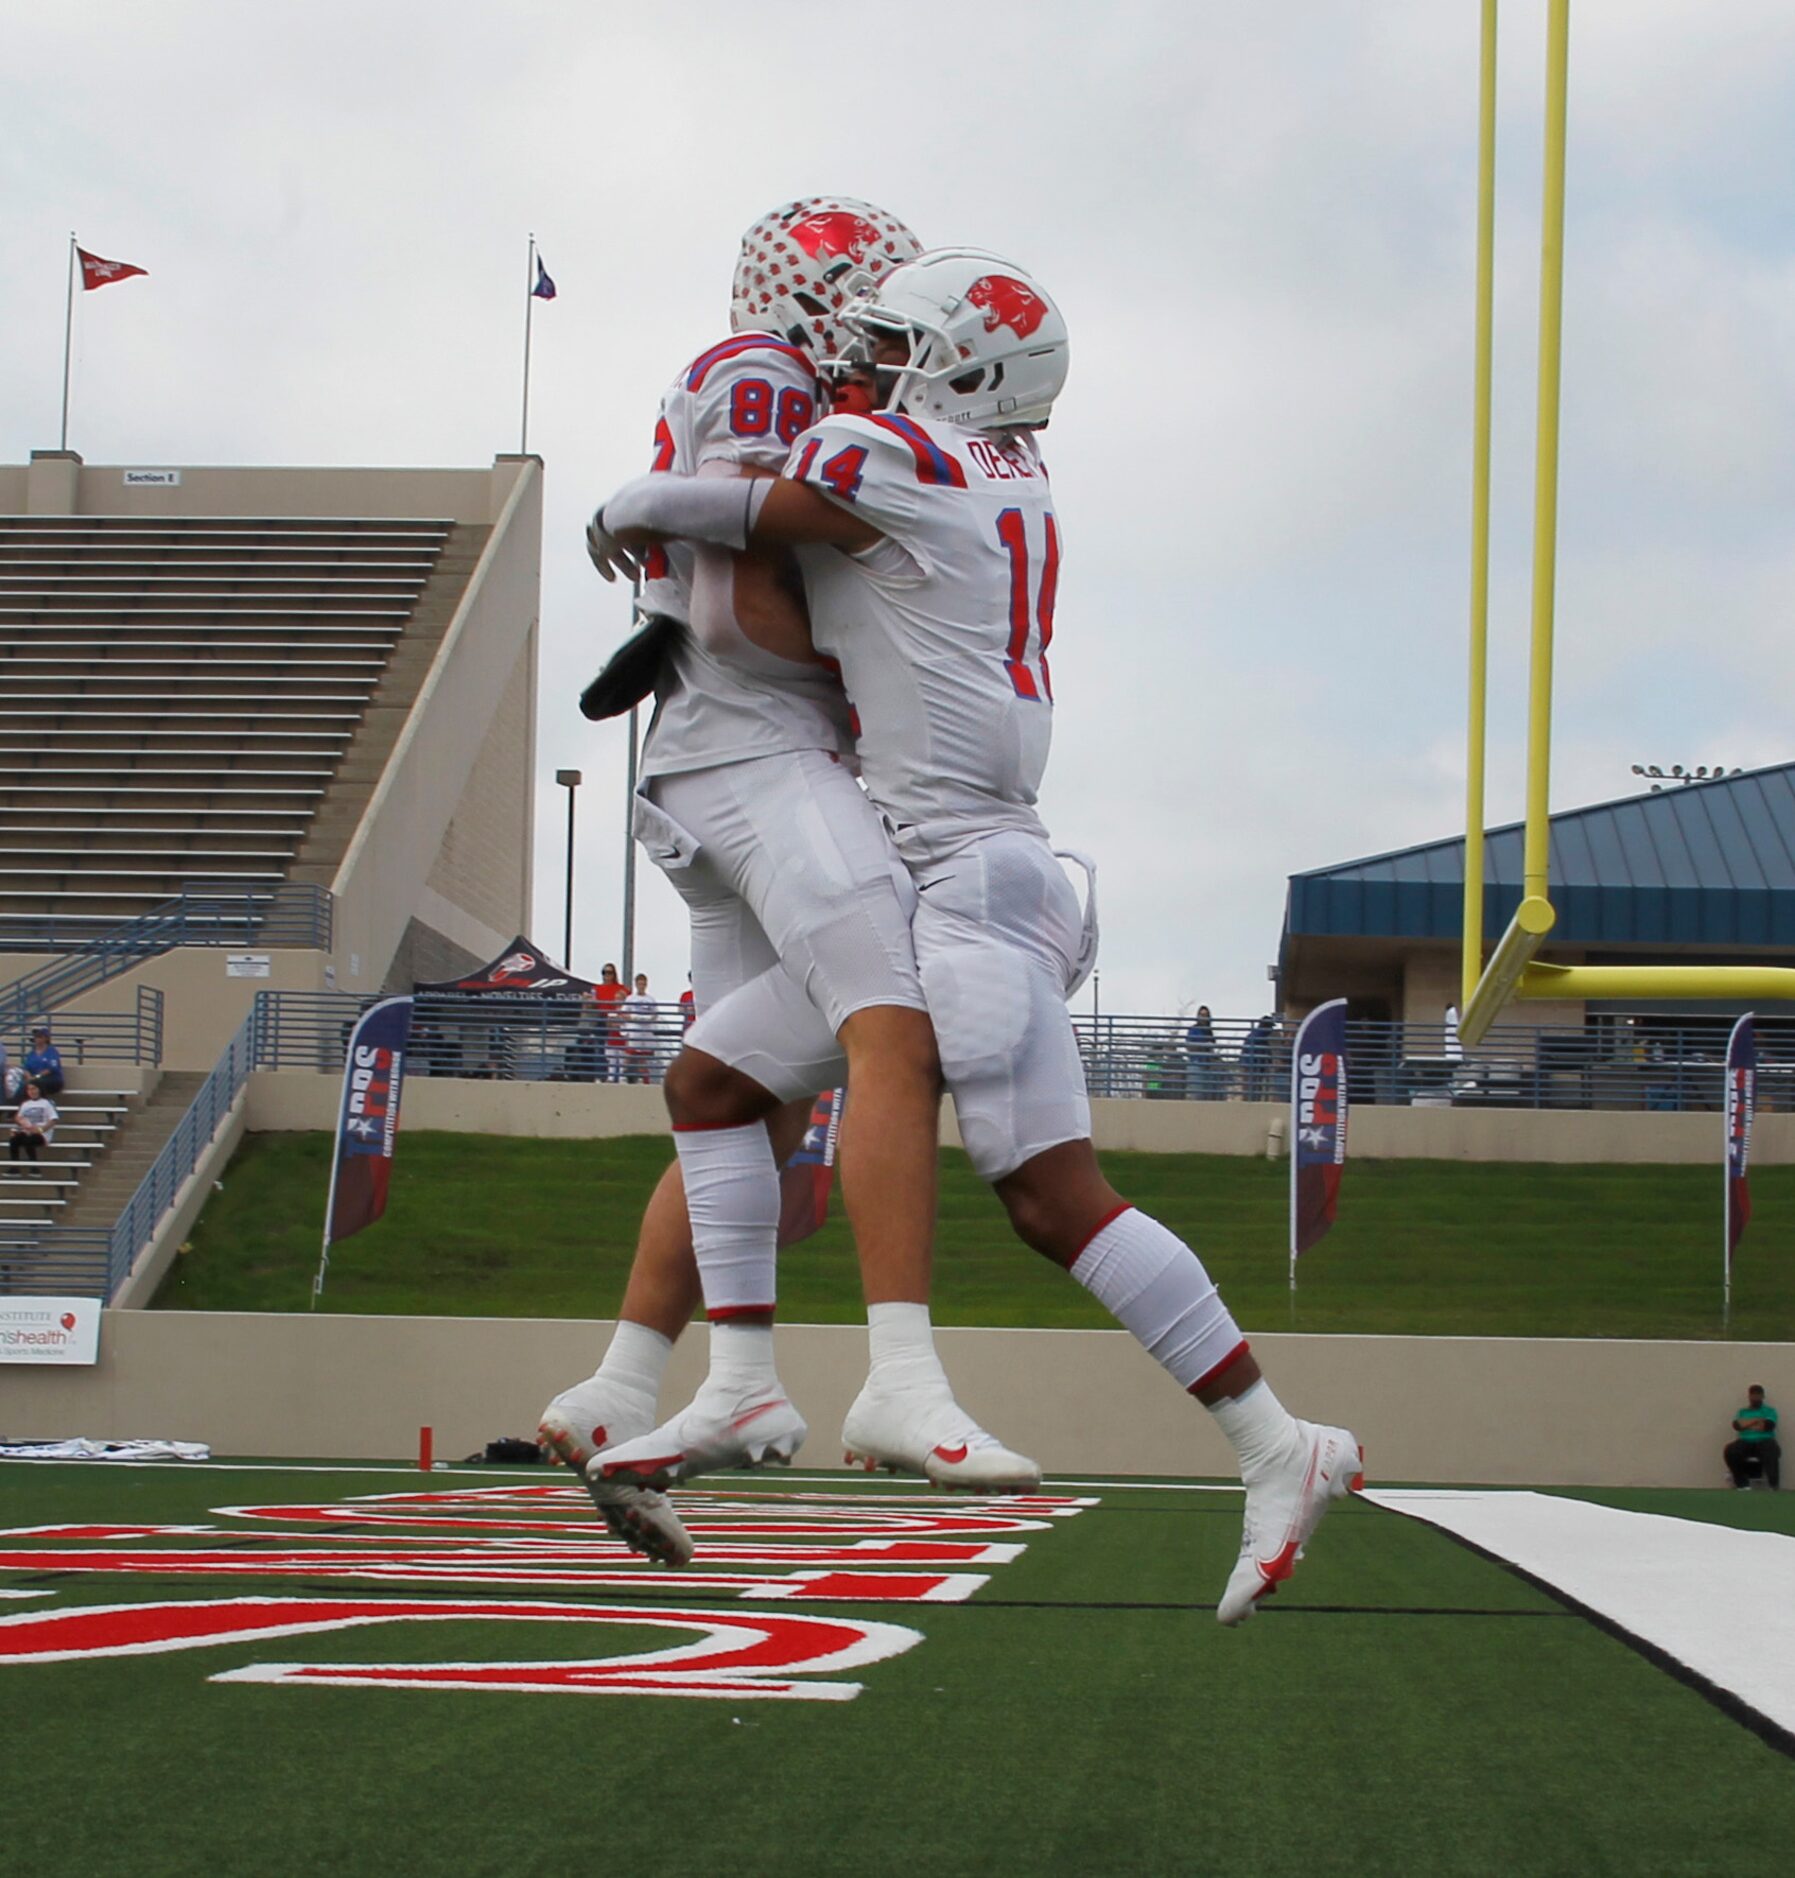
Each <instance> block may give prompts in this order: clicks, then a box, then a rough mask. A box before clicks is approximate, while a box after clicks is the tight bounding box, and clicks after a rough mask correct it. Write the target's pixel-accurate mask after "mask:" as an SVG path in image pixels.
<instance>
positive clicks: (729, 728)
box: [642, 333, 854, 777]
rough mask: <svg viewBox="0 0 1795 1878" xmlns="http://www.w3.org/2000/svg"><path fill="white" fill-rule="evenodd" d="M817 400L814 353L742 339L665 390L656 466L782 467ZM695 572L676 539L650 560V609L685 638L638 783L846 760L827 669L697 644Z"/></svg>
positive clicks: (661, 687)
mask: <svg viewBox="0 0 1795 1878" xmlns="http://www.w3.org/2000/svg"><path fill="white" fill-rule="evenodd" d="M817 401H818V387H817V378H816V368H815V366H814V365H813V364H812V363H811V360H810V357H809V355H808V354H807V353H805V352H804V351H803V350H801V349H800V348H799V347H797V346H795V345H790V344H788V343H787V342H786V341H785V340H783V339H776V338H774V337H773V336H772V335H771V334H770V333H737V334H736V335H735V336H734V337H733V338H731V339H726V340H724V341H723V343H722V344H721V345H716V346H712V347H711V349H710V350H709V351H708V352H703V353H700V354H699V356H698V357H697V358H696V359H694V360H693V362H692V363H691V364H690V365H689V366H687V368H686V369H685V370H684V371H683V372H681V373H680V375H679V377H678V378H676V379H675V380H674V381H673V383H672V384H671V385H670V386H669V387H668V389H667V393H666V395H665V396H664V397H663V398H662V400H661V410H660V417H659V419H658V421H657V422H656V424H655V428H654V458H653V461H652V463H651V464H650V468H651V469H654V470H663V471H667V470H671V471H678V472H680V473H681V474H684V475H688V476H689V475H694V474H696V473H697V472H698V471H700V470H701V469H702V468H703V467H704V465H705V464H707V463H735V464H741V465H743V466H744V467H748V468H755V469H764V470H767V471H775V470H777V469H778V468H779V466H780V465H781V464H782V463H783V462H784V461H785V458H786V456H787V454H788V453H789V451H790V448H791V444H792V440H793V439H794V438H795V437H797V436H799V435H800V434H801V433H802V432H803V431H804V430H806V429H807V428H808V427H809V426H810V424H811V421H812V419H813V418H814V417H815V415H816V409H817ZM710 552H712V553H719V552H721V551H720V550H716V549H713V550H710ZM692 566H693V561H692V550H691V548H690V547H688V546H685V545H683V544H680V543H670V544H669V545H668V546H667V547H665V548H656V549H654V550H652V551H651V552H650V553H649V554H648V555H647V556H646V557H645V559H644V566H643V570H642V575H643V577H642V604H643V606H644V607H645V608H646V609H647V610H648V611H649V612H650V613H660V614H664V615H666V616H667V617H669V618H671V619H675V620H678V621H679V623H680V624H681V626H682V627H686V628H688V630H686V631H682V632H681V633H679V634H678V636H677V637H676V638H675V640H674V642H673V645H672V649H671V651H670V653H669V655H668V658H667V660H666V662H665V664H664V665H663V667H662V670H661V674H660V677H659V679H658V680H657V682H656V685H655V714H654V721H653V722H652V723H651V724H650V726H649V730H648V737H647V740H646V742H645V744H644V746H643V753H642V774H643V776H644V777H653V776H663V775H671V774H675V773H678V772H681V771H686V770H697V769H709V768H712V767H714V766H716V765H718V764H723V763H735V762H743V761H746V760H748V759H749V758H753V757H762V756H776V755H779V754H780V753H782V752H786V751H792V750H828V751H831V752H834V753H836V754H839V755H843V756H846V755H849V754H851V753H852V751H853V747H854V745H853V738H852V735H851V733H850V730H849V727H848V708H847V700H846V699H845V698H844V697H843V695H842V690H841V686H840V684H839V683H838V682H837V681H836V679H835V678H834V676H833V675H832V674H831V673H830V672H828V671H826V670H825V669H824V668H823V667H821V666H813V665H798V664H793V663H791V662H790V661H788V660H783V659H776V658H774V657H773V656H772V655H771V654H767V655H764V656H763V657H762V658H761V659H760V660H759V661H758V662H756V663H753V664H748V663H743V662H741V661H738V660H733V659H728V658H723V657H718V656H717V655H715V654H713V653H711V652H707V651H706V650H705V648H704V647H703V646H701V645H700V644H699V643H698V641H697V639H696V638H695V637H694V636H693V635H692V633H691V631H690V630H689V628H690V625H691V618H692Z"/></svg>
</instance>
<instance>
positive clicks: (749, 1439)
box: [586, 1382, 810, 1487]
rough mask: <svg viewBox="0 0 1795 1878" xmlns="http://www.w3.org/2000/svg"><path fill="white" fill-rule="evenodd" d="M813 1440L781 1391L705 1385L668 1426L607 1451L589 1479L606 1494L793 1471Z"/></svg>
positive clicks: (590, 1470)
mask: <svg viewBox="0 0 1795 1878" xmlns="http://www.w3.org/2000/svg"><path fill="white" fill-rule="evenodd" d="M809 1433H810V1430H809V1428H808V1427H806V1425H805V1422H804V1417H803V1416H802V1415H800V1414H799V1413H798V1411H797V1410H796V1409H795V1408H793V1407H792V1405H791V1403H790V1402H789V1401H788V1400H787V1398H786V1396H785V1393H784V1391H783V1390H781V1389H780V1388H779V1386H778V1384H777V1383H775V1384H774V1385H773V1387H772V1389H771V1390H768V1389H767V1388H766V1387H765V1386H764V1385H762V1386H759V1387H755V1388H750V1389H746V1390H724V1389H720V1388H713V1387H712V1385H711V1384H710V1383H708V1382H707V1383H706V1384H705V1385H704V1387H703V1388H702V1389H700V1390H699V1391H698V1393H697V1394H696V1395H695V1396H694V1397H693V1398H692V1400H691V1402H690V1403H689V1404H688V1405H687V1406H686V1407H685V1408H683V1409H681V1410H680V1412H679V1413H678V1414H677V1415H675V1416H674V1417H673V1419H672V1420H671V1421H667V1422H663V1423H662V1424H661V1425H660V1427H659V1428H654V1429H650V1430H649V1432H648V1433H647V1434H645V1435H639V1436H637V1437H636V1439H635V1440H633V1441H624V1442H621V1443H619V1444H618V1445H617V1446H616V1447H612V1448H607V1449H606V1450H605V1451H604V1452H603V1453H602V1454H600V1455H599V1456H598V1458H597V1459H596V1460H595V1461H594V1462H592V1463H591V1464H590V1465H589V1466H588V1468H587V1470H586V1471H587V1476H588V1479H589V1480H590V1481H594V1482H597V1483H599V1484H600V1485H604V1486H609V1485H612V1484H621V1485H623V1486H628V1487H674V1486H678V1485H679V1483H680V1482H681V1481H682V1480H691V1479H693V1478H695V1477H696V1476H697V1475H699V1474H714V1473H717V1472H719V1471H720V1470H722V1469H724V1468H737V1467H764V1466H766V1465H768V1464H769V1463H772V1464H774V1465H777V1466H780V1467H788V1466H790V1464H791V1458H792V1456H793V1455H794V1454H796V1453H797V1451H798V1450H799V1448H801V1447H802V1446H803V1445H804V1437H805V1436H806V1435H808V1434H809Z"/></svg>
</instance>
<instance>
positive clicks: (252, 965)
mask: <svg viewBox="0 0 1795 1878" xmlns="http://www.w3.org/2000/svg"><path fill="white" fill-rule="evenodd" d="M273 970H274V961H273V960H272V959H271V958H270V957H269V956H268V954H267V953H266V952H227V953H226V954H225V955H224V975H225V977H226V978H267V977H269V976H270V975H271V974H272V972H273Z"/></svg>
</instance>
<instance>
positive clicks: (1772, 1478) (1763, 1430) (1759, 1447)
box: [1723, 1382, 1783, 1491]
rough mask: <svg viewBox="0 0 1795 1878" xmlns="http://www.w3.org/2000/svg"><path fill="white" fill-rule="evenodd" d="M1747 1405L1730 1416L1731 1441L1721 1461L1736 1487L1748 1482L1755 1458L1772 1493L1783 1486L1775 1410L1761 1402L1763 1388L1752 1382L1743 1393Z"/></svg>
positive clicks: (1781, 1459)
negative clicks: (1731, 1418)
mask: <svg viewBox="0 0 1795 1878" xmlns="http://www.w3.org/2000/svg"><path fill="white" fill-rule="evenodd" d="M1745 1396H1746V1403H1745V1406H1744V1408H1742V1409H1741V1410H1740V1411H1739V1413H1738V1414H1737V1415H1735V1416H1734V1417H1733V1436H1734V1438H1733V1439H1732V1440H1731V1441H1729V1442H1728V1443H1727V1444H1726V1450H1725V1454H1724V1457H1723V1458H1724V1459H1725V1461H1726V1467H1727V1472H1728V1473H1729V1474H1731V1475H1732V1477H1733V1485H1734V1486H1735V1487H1744V1486H1746V1485H1748V1484H1749V1483H1750V1480H1751V1475H1750V1473H1749V1472H1748V1471H1747V1469H1748V1466H1749V1464H1750V1462H1751V1461H1752V1460H1753V1459H1754V1458H1755V1459H1756V1461H1757V1463H1758V1465H1759V1466H1760V1467H1761V1468H1762V1469H1763V1470H1764V1479H1765V1481H1766V1482H1767V1483H1768V1484H1769V1486H1770V1488H1771V1489H1772V1491H1774V1490H1775V1489H1776V1488H1778V1487H1780V1486H1781V1485H1782V1473H1783V1451H1782V1448H1781V1446H1780V1445H1779V1444H1778V1442H1777V1439H1776V1410H1775V1409H1773V1408H1772V1407H1771V1406H1770V1404H1769V1403H1768V1402H1766V1401H1765V1400H1764V1385H1763V1384H1762V1383H1761V1382H1754V1383H1753V1384H1752V1385H1751V1387H1750V1388H1749V1389H1747V1390H1746V1392H1745Z"/></svg>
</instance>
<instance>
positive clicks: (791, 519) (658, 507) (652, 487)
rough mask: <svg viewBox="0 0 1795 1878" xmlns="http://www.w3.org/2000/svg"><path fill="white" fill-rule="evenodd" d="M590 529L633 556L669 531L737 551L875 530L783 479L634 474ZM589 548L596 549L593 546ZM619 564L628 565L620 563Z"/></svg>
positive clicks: (850, 546)
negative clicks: (725, 479) (635, 476)
mask: <svg viewBox="0 0 1795 1878" xmlns="http://www.w3.org/2000/svg"><path fill="white" fill-rule="evenodd" d="M593 525H594V530H595V531H596V532H597V533H598V534H601V535H603V536H604V537H606V538H608V539H609V540H611V541H614V542H615V543H617V545H618V550H619V552H620V554H621V555H625V556H632V557H633V556H634V555H635V554H636V553H637V552H638V551H639V550H640V549H642V548H644V547H649V546H652V545H653V544H654V543H655V542H656V541H660V540H664V539H665V538H666V537H667V536H669V535H676V536H679V537H680V538H682V539H683V540H686V541H699V542H708V543H709V544H710V545H711V546H713V547H718V548H729V549H732V550H733V551H734V552H736V553H737V554H740V553H741V552H742V551H743V550H744V549H745V548H747V547H748V546H749V545H750V543H752V544H753V545H754V546H755V547H757V548H758V547H782V548H798V547H830V548H845V549H847V550H848V551H849V552H850V553H853V552H855V551H857V550H859V549H864V548H870V547H872V546H874V545H875V544H876V543H877V542H878V541H880V540H881V539H882V534H881V531H880V530H879V529H877V528H875V527H874V526H873V525H872V523H870V522H869V521H867V520H866V518H865V517H864V516H861V515H854V514H851V513H849V512H848V511H847V510H846V509H843V508H839V507H837V505H836V504H835V503H833V502H832V501H830V500H829V498H828V497H827V496H824V495H822V494H820V493H819V492H818V491H817V490H815V489H812V488H810V487H809V486H808V485H806V484H804V483H799V482H793V481H791V480H790V479H789V478H787V477H784V476H780V477H772V478H769V477H765V476H757V477H735V478H731V479H729V480H728V481H723V480H712V479H709V478H705V477H692V476H653V475H650V476H638V477H637V478H636V479H635V481H634V482H628V483H625V484H624V485H623V487H622V488H621V489H619V490H618V491H617V493H616V494H615V495H614V496H612V497H611V499H610V500H609V501H608V502H606V503H605V505H604V507H603V508H601V509H600V510H599V512H598V514H597V515H595V516H594V517H593ZM595 553H596V551H595ZM617 564H618V565H622V566H625V567H626V571H627V563H625V562H621V561H619V562H618V563H617Z"/></svg>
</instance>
